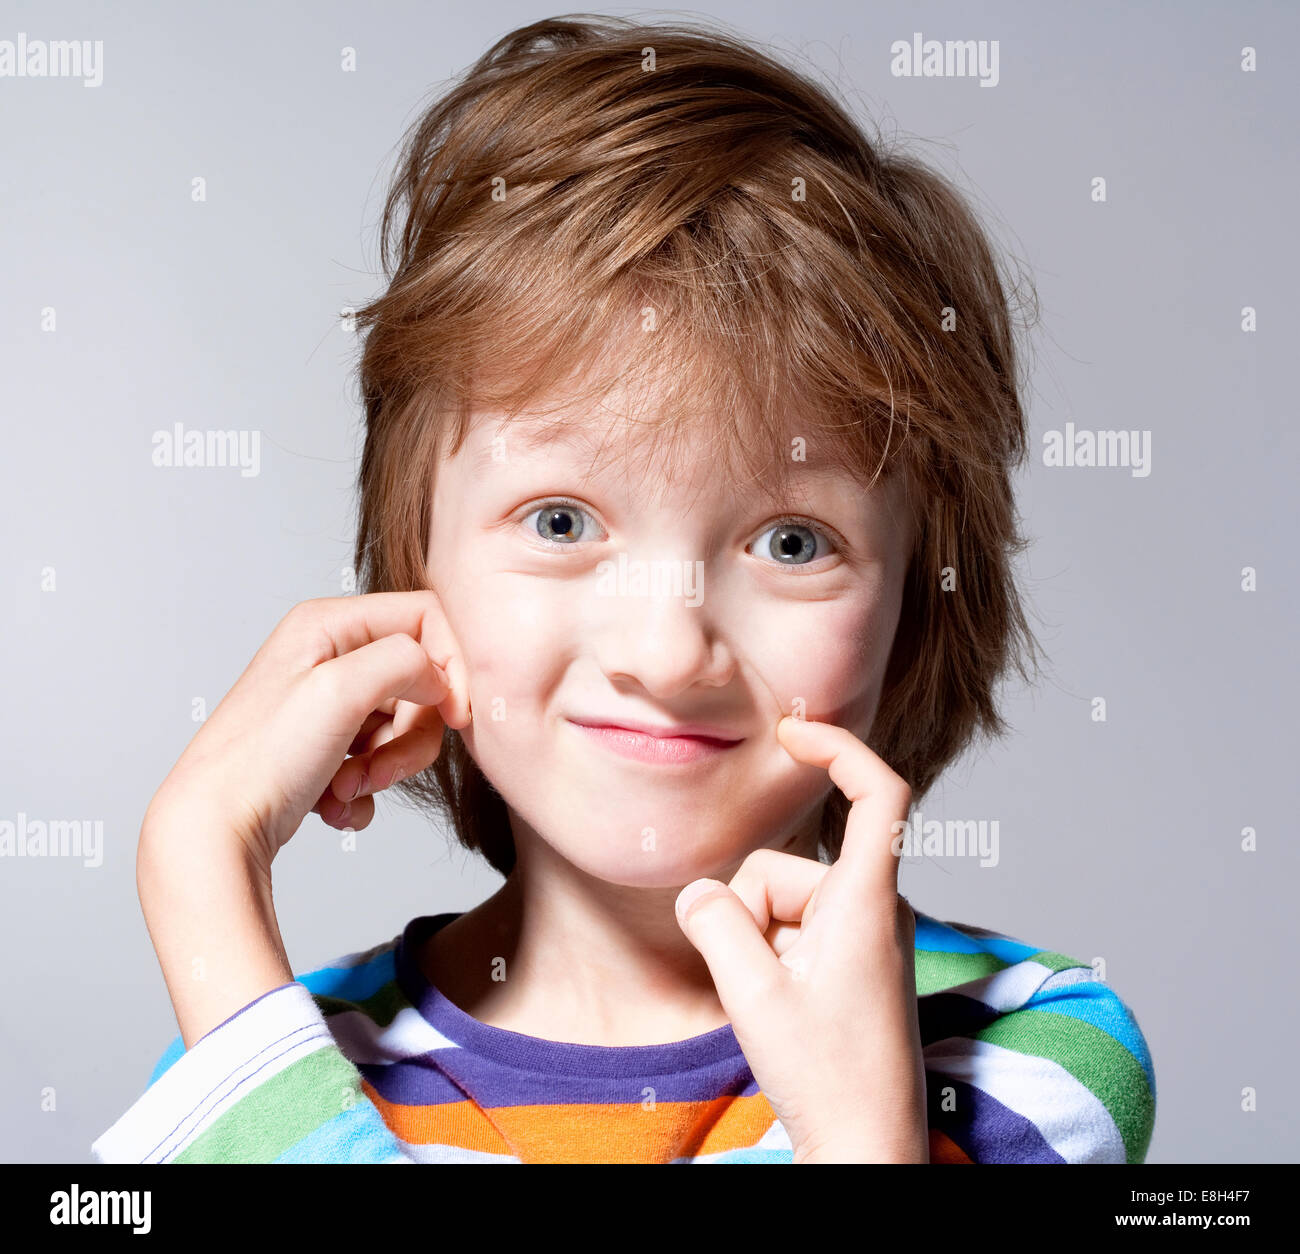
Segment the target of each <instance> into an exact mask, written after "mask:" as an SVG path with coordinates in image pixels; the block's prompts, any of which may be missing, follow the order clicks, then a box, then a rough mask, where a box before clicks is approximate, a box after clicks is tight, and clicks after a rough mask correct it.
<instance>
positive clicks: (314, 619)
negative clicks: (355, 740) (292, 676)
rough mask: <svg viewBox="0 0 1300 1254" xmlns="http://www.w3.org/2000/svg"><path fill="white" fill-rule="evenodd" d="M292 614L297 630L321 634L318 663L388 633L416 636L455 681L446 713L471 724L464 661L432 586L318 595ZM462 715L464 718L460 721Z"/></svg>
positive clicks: (454, 722)
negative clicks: (396, 590) (352, 595)
mask: <svg viewBox="0 0 1300 1254" xmlns="http://www.w3.org/2000/svg"><path fill="white" fill-rule="evenodd" d="M291 613H292V614H293V615H294V619H293V621H294V623H295V624H296V625H297V626H296V629H301V630H304V631H309V632H313V633H315V634H316V635H317V637H318V643H319V648H318V650H317V653H316V660H315V661H314V662H313V663H312V665H313V666H319V664H320V663H322V662H325V661H327V660H329V659H330V658H334V659H336V660H342V659H343V658H344V657H346V656H350V655H351V654H353V653H355V652H359V651H360V650H362V649H363V648H365V647H367V646H368V645H371V644H374V643H377V642H378V641H380V640H382V639H384V638H386V637H388V636H392V635H396V634H401V635H405V636H409V637H411V638H412V639H413V640H415V641H416V642H417V643H418V644H419V645H420V647H421V648H422V649H423V650H424V651H425V652H426V653H427V654H428V655H429V657H430V658H432V660H433V661H434V663H435V664H436V665H437V666H438V667H439V669H440V670H442V671H443V672H444V673H445V674H446V675H447V676H448V679H449V680H450V682H451V685H452V689H453V700H452V701H451V702H450V703H449V706H448V710H447V711H446V712H445V713H446V716H447V721H448V723H449V725H450V726H452V727H457V728H460V727H464V726H467V725H468V722H469V696H468V688H467V687H466V685H465V679H466V674H465V668H464V662H463V660H462V658H461V655H460V648H459V645H458V644H457V642H456V638H455V636H454V635H453V634H452V631H451V626H450V624H449V623H448V622H447V617H446V615H445V613H444V612H443V608H442V602H441V601H440V600H439V599H438V596H437V594H436V593H435V592H434V591H433V590H432V589H424V590H421V591H416V592H372V593H369V594H368V595H366V596H360V597H318V598H316V599H314V600H310V601H304V602H302V603H301V604H300V605H298V606H295V607H294V610H293V611H291ZM288 621H289V620H288V619H286V622H288ZM383 695H384V696H385V697H390V696H392V695H394V694H392V693H384V694H383ZM396 695H398V696H401V695H403V694H401V693H398V694H396ZM461 719H463V720H464V721H458V720H461ZM359 721H360V720H358V722H359Z"/></svg>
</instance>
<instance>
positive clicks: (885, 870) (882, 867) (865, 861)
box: [777, 716, 912, 905]
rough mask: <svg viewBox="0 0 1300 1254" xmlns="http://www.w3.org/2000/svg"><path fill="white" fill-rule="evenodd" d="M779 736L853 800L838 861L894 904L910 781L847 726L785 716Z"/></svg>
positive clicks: (875, 896)
mask: <svg viewBox="0 0 1300 1254" xmlns="http://www.w3.org/2000/svg"><path fill="white" fill-rule="evenodd" d="M777 739H778V740H779V741H780V742H781V744H782V745H783V746H784V748H785V750H786V752H787V753H789V754H790V756H791V757H793V758H794V759H795V760H796V761H799V762H806V763H807V764H808V765H809V766H821V767H824V768H825V769H826V770H827V772H828V773H829V774H830V777H831V780H832V782H833V783H834V784H835V785H836V787H837V788H839V790H840V791H841V792H842V793H843V794H844V795H845V796H846V797H847V798H848V799H849V801H850V802H851V803H852V804H851V806H850V808H849V816H848V821H847V822H846V824H845V827H844V843H843V845H842V846H841V849H840V856H839V862H837V864H836V865H839V863H843V864H844V866H845V869H846V870H847V871H848V872H849V876H850V878H852V879H854V880H856V881H857V882H858V883H859V884H861V885H862V887H863V890H864V891H865V892H866V893H868V894H870V895H871V897H872V899H874V900H880V901H883V900H886V899H888V900H889V901H890V903H891V905H892V903H893V900H894V897H895V896H896V895H897V893H898V868H899V863H900V861H901V858H900V857H899V854H897V853H895V852H894V844H895V841H894V835H895V826H894V825H895V824H896V823H897V822H899V821H900V820H902V821H906V819H907V813H908V809H909V807H910V806H911V803H912V790H911V788H909V787H908V784H907V781H906V780H904V779H903V778H902V777H901V776H900V775H897V774H895V772H893V771H891V770H890V769H889V767H888V766H887V765H886V764H885V763H884V762H883V761H882V760H881V759H880V758H879V757H878V756H877V755H876V754H875V753H873V752H872V751H871V750H870V749H869V748H868V747H867V746H866V745H865V744H863V742H862V741H861V740H859V739H858V738H857V737H856V736H855V735H854V734H853V733H852V732H851V731H849V730H848V728H846V727H836V726H835V725H834V724H833V723H816V722H812V721H810V720H805V719H797V718H791V717H789V716H786V717H785V718H783V719H782V720H781V721H780V722H779V723H778V724H777Z"/></svg>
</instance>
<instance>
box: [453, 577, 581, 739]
mask: <svg viewBox="0 0 1300 1254" xmlns="http://www.w3.org/2000/svg"><path fill="white" fill-rule="evenodd" d="M455 606H456V614H455V621H454V623H453V630H454V631H455V633H456V638H457V641H458V643H459V644H460V648H461V653H462V655H463V656H464V658H465V666H466V670H467V672H468V675H469V695H470V705H471V708H472V709H473V711H474V714H475V723H478V722H479V721H480V718H483V719H487V720H491V721H492V723H493V735H494V736H495V735H501V736H503V737H505V738H506V739H509V728H510V723H511V719H512V715H514V714H528V715H530V716H532V715H535V714H537V713H538V709H539V706H540V704H541V703H542V702H543V701H544V700H545V695H546V693H547V691H548V689H549V688H550V687H551V686H553V684H554V683H555V682H557V681H558V679H559V677H560V675H561V674H562V671H563V667H564V666H565V664H566V659H567V657H568V652H569V650H570V649H571V645H572V640H573V632H572V628H571V627H567V626H566V624H565V617H564V607H563V605H562V604H557V597H556V595H555V589H554V587H548V586H547V584H546V583H545V581H543V580H521V581H520V582H519V583H518V585H517V586H503V584H502V583H501V582H500V581H499V580H495V579H482V578H480V579H477V580H474V579H469V580H467V581H466V582H465V583H464V584H463V585H461V587H460V589H458V595H457V597H456V601H455ZM480 712H481V715H480ZM519 726H520V727H521V730H522V728H523V726H524V724H523V722H522V721H521V722H520V724H519ZM467 730H469V729H467ZM468 743H470V744H471V746H472V744H473V740H472V734H471V738H470V739H469V740H468Z"/></svg>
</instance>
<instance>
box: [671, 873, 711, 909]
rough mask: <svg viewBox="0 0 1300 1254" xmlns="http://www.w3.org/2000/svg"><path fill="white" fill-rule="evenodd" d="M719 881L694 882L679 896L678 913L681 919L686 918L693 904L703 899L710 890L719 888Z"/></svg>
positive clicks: (704, 880)
mask: <svg viewBox="0 0 1300 1254" xmlns="http://www.w3.org/2000/svg"><path fill="white" fill-rule="evenodd" d="M717 887H718V881H717V880H710V879H703V880H693V881H692V882H691V883H689V884H687V885H686V887H685V888H683V889H682V891H681V892H680V893H678V894H677V913H678V915H679V916H680V917H681V918H685V917H686V912H687V910H689V909H690V908H691V902H693V901H695V900H697V899H698V898H700V897H703V896H704V894H705V893H707V892H708V891H709V890H710V889H713V888H717Z"/></svg>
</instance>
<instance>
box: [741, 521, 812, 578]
mask: <svg viewBox="0 0 1300 1254" xmlns="http://www.w3.org/2000/svg"><path fill="white" fill-rule="evenodd" d="M767 536H771V537H772V538H771V539H770V540H768V541H767V542H766V543H764V538H765V537H767ZM818 539H823V540H824V539H826V536H825V535H824V534H823V533H822V532H820V531H818V530H816V529H815V528H813V527H809V526H807V525H806V524H804V523H801V522H799V521H798V520H797V519H794V518H782V519H779V520H778V521H777V522H776V523H775V524H774V525H773V526H771V527H769V528H768V529H767V530H766V531H765V532H763V533H762V535H761V536H759V538H758V539H757V540H756V541H755V542H754V552H755V553H757V554H759V555H761V556H764V557H771V558H774V559H775V560H776V561H778V562H780V563H781V564H782V565H784V566H806V565H808V563H809V562H812V561H815V560H816V559H817V558H818V557H825V556H826V554H825V553H820V554H819V553H818V552H817V541H818Z"/></svg>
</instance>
